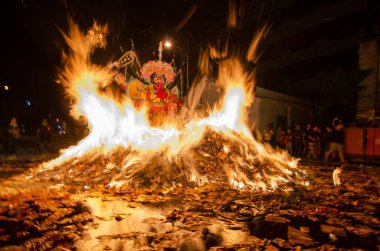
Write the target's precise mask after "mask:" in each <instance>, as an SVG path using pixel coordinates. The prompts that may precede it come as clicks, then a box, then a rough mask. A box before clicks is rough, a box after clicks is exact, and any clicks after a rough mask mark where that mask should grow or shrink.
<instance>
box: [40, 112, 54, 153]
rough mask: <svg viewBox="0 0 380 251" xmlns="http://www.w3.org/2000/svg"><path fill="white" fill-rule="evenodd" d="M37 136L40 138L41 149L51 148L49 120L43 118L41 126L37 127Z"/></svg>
mask: <svg viewBox="0 0 380 251" xmlns="http://www.w3.org/2000/svg"><path fill="white" fill-rule="evenodd" d="M37 137H39V139H40V151H42V150H43V148H46V149H47V150H48V151H50V150H51V128H50V126H49V124H48V122H47V119H43V120H42V122H41V124H40V126H39V127H38V129H37Z"/></svg>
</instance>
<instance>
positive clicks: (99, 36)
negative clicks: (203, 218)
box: [39, 23, 303, 189]
mask: <svg viewBox="0 0 380 251" xmlns="http://www.w3.org/2000/svg"><path fill="white" fill-rule="evenodd" d="M105 33H106V27H102V26H99V25H97V24H96V25H95V26H94V27H93V28H92V29H91V30H90V31H89V32H88V33H87V34H83V33H82V32H81V31H80V30H79V28H78V26H77V25H75V24H73V23H72V24H71V28H70V30H69V33H68V34H67V35H66V34H64V37H65V40H66V42H67V44H68V45H69V47H70V52H69V53H68V54H67V56H66V57H65V60H66V61H65V62H66V65H65V68H64V69H63V70H62V72H61V82H62V83H63V84H64V86H65V89H66V92H67V94H68V95H69V96H70V97H71V98H72V99H73V105H72V107H71V114H72V115H73V116H74V117H78V116H80V115H84V116H85V117H86V118H87V119H88V122H89V128H90V133H89V135H88V136H87V137H86V138H85V139H83V140H82V141H80V142H79V143H78V144H77V145H75V146H72V147H69V148H68V149H65V150H63V151H62V153H61V155H60V157H58V158H57V159H54V160H52V161H50V162H47V163H44V164H43V166H42V167H41V168H40V169H39V173H40V174H41V173H42V174H44V173H49V172H50V173H51V172H52V171H54V172H55V176H56V177H61V176H60V175H58V174H57V173H59V170H65V172H66V173H65V175H66V176H65V177H66V181H67V175H69V174H67V172H68V173H72V175H73V176H75V175H77V176H78V175H81V174H82V173H85V171H86V168H87V169H88V170H90V171H89V172H87V173H91V172H92V171H91V170H93V168H94V165H88V166H87V167H85V169H83V168H82V169H81V171H80V172H75V171H73V170H74V169H75V168H76V166H80V165H83V164H86V163H93V162H94V161H97V160H99V159H102V160H105V162H106V163H105V164H104V161H103V162H102V164H98V165H100V166H101V168H103V172H102V175H104V176H107V172H108V171H109V170H111V169H112V170H115V168H116V169H117V173H116V175H112V176H111V177H109V179H108V184H109V185H110V186H114V187H121V186H124V185H130V184H134V183H138V182H140V181H141V177H144V178H146V179H154V181H156V182H166V183H168V182H169V183H170V182H175V181H177V180H178V181H186V182H192V183H195V184H198V185H201V184H204V183H207V182H220V181H225V182H228V183H229V184H231V185H232V186H234V187H239V188H250V189H274V188H276V187H277V186H278V185H280V184H284V183H287V182H289V181H296V182H301V183H302V182H303V179H302V172H300V171H299V170H298V168H297V160H295V159H293V158H291V157H289V156H288V155H286V154H285V153H283V152H275V151H273V150H272V149H271V148H270V147H267V146H264V145H262V144H261V143H259V142H257V141H256V140H255V139H254V137H253V136H252V133H251V131H250V129H249V127H248V123H247V110H248V109H247V107H249V106H250V105H251V103H252V102H253V86H254V79H253V77H252V76H249V75H248V74H247V73H246V72H245V71H244V67H243V65H242V64H241V63H240V62H239V61H238V60H237V59H236V58H231V59H226V60H224V61H222V62H220V64H219V74H218V79H217V80H216V83H217V85H218V86H219V88H220V89H221V90H222V91H221V93H222V96H221V98H220V100H219V102H218V103H217V104H216V105H215V107H212V108H210V110H209V111H208V114H209V115H208V116H196V115H195V113H194V112H193V109H189V110H188V111H190V112H188V113H187V114H185V115H186V116H183V117H181V120H182V121H181V122H182V123H174V122H168V123H166V124H165V126H162V127H159V128H158V127H153V126H151V125H150V123H149V120H148V119H147V117H146V112H145V109H140V110H136V109H135V108H134V106H133V105H132V102H131V101H130V100H128V99H127V98H125V99H124V100H123V101H116V100H115V98H113V97H112V95H110V94H107V93H104V92H101V91H100V87H102V86H105V85H107V84H109V83H111V80H112V76H111V74H110V72H109V70H108V68H107V67H102V66H97V65H94V64H93V63H91V61H90V56H91V54H92V52H93V51H94V49H95V48H96V47H104V46H105V35H104V34H105ZM261 34H262V33H261ZM259 39H260V38H255V41H258V40H259ZM214 54H215V51H214ZM206 65H207V64H206ZM201 84H202V83H199V84H195V85H194V86H195V88H194V89H193V90H192V91H191V92H190V94H189V97H190V98H191V97H193V96H194V95H193V96H192V95H191V94H192V93H194V90H196V89H197V87H199V86H201ZM200 89H202V88H200ZM195 96H196V95H195ZM198 96H199V95H198ZM188 103H191V100H189V101H188ZM193 103H194V102H193ZM185 117H186V118H187V120H185V122H183V120H184V118H185ZM179 124H181V125H179ZM215 148H218V149H222V151H219V152H216V154H217V156H213V153H212V152H208V151H209V150H210V149H215ZM207 149H208V150H207ZM210 163H212V164H213V166H212V167H213V168H212V170H211V171H210V172H208V171H207V170H209V167H208V165H209V164H210ZM64 167H67V168H66V169H64ZM96 168H99V167H96ZM69 176H70V175H69ZM179 177H180V179H179Z"/></svg>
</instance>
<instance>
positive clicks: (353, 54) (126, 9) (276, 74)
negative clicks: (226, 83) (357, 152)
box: [0, 0, 380, 127]
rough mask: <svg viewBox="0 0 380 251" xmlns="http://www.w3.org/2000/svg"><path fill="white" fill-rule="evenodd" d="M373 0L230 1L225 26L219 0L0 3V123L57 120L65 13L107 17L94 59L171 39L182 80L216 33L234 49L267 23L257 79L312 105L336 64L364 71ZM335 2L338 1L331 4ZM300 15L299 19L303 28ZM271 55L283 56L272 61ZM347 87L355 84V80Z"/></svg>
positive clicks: (143, 50)
mask: <svg viewBox="0 0 380 251" xmlns="http://www.w3.org/2000/svg"><path fill="white" fill-rule="evenodd" d="M379 2H380V1H375V0H373V1H365V0H357V1H352V0H310V1H304V0H282V1H280V0H260V1H253V0H237V1H236V3H237V6H238V8H239V11H240V12H239V15H238V25H237V27H236V28H233V29H231V28H227V25H226V20H227V12H228V1H227V0H204V1H202V0H198V1H196V0H181V1H178V0H177V1H174V0H162V1H126V0H103V1H90V0H46V1H42V0H23V1H21V0H6V1H1V3H0V4H1V13H0V18H1V22H0V25H1V33H2V35H1V42H0V43H1V60H0V64H1V65H0V86H1V117H0V119H1V125H2V126H4V125H6V124H7V122H8V120H9V118H10V117H11V116H16V117H17V118H18V120H19V121H20V122H21V123H22V124H24V125H25V126H26V127H36V126H37V123H38V122H39V121H40V120H41V119H42V118H43V117H46V116H48V115H49V114H50V115H51V118H55V117H57V118H65V117H66V119H67V116H68V114H67V112H68V108H67V104H68V102H67V100H66V99H65V97H64V95H63V90H62V88H61V87H60V86H59V85H58V84H57V83H55V80H56V79H57V67H60V56H61V51H62V48H64V47H65V43H64V41H63V38H62V35H61V34H60V32H59V28H60V29H62V30H64V31H65V30H67V23H68V22H67V20H68V18H69V17H72V18H73V20H74V21H75V22H77V23H78V24H79V25H80V27H81V28H82V29H83V30H85V29H87V28H88V27H90V26H91V25H92V23H93V20H98V21H99V22H103V23H104V22H107V23H108V24H109V27H110V33H109V35H108V46H107V48H106V50H104V51H102V52H100V53H99V54H98V55H97V61H99V62H102V61H103V62H104V63H107V62H109V61H110V60H112V59H117V58H118V57H119V56H120V55H121V54H122V53H121V49H120V47H122V48H123V50H129V49H130V48H131V42H130V39H131V38H132V39H133V41H134V44H135V46H136V49H137V52H138V53H139V55H140V57H141V61H143V62H144V61H146V60H150V59H153V58H154V55H153V52H154V51H155V50H156V49H157V45H158V42H159V41H160V40H163V39H165V38H171V39H172V40H173V42H174V44H175V45H176V46H177V47H176V48H175V50H176V53H177V54H176V55H177V57H178V61H179V62H180V63H181V61H182V62H183V61H184V59H185V55H186V48H187V44H188V46H189V47H188V51H189V54H188V55H189V61H190V64H189V65H190V77H191V78H192V77H193V76H194V75H195V73H196V70H197V69H196V63H197V59H198V55H199V50H200V49H201V48H205V46H206V45H207V44H208V43H210V42H211V43H213V42H215V41H217V40H218V39H221V40H222V41H226V40H229V41H230V43H229V45H230V47H231V49H232V50H231V51H234V52H236V51H240V52H244V51H245V50H246V49H247V47H248V45H249V43H250V40H251V38H252V36H253V34H254V32H255V31H257V28H258V27H259V26H260V25H261V24H263V23H264V22H268V23H270V24H271V25H272V28H271V32H270V33H269V35H268V37H267V38H266V40H264V42H263V44H262V45H261V46H260V52H261V53H262V55H261V58H260V60H259V62H258V65H257V67H256V68H257V71H258V72H257V73H258V74H257V85H258V86H262V87H264V88H269V89H272V90H275V91H281V92H284V93H288V94H292V95H295V96H298V97H302V98H306V99H310V100H311V101H313V104H315V105H316V106H317V105H318V102H319V101H320V100H321V99H326V97H325V96H324V94H323V83H322V82H325V83H326V81H327V82H328V81H333V80H334V79H333V78H334V76H336V75H337V72H341V73H340V74H343V75H344V76H346V77H347V78H350V79H351V78H352V77H350V76H351V75H349V74H353V75H352V76H354V78H356V77H357V79H358V80H357V81H359V80H360V79H361V78H362V77H363V76H365V73H361V72H359V71H358V49H359V44H360V41H362V40H364V39H369V38H373V37H376V36H378V29H377V28H376V27H377V26H376V25H378V23H379ZM335 5H336V6H338V8H335V9H334V6H335ZM339 6H342V8H339ZM347 6H349V7H347ZM192 7H196V11H195V12H194V14H193V16H192V17H191V18H190V19H189V21H188V22H187V23H186V24H185V25H184V26H183V28H182V29H180V30H179V31H175V27H176V26H177V25H178V24H179V23H180V22H181V20H183V18H184V17H185V16H186V13H187V12H188V11H189V10H190V9H191V8H192ZM323 8H325V9H328V10H329V11H324V9H323ZM334 10H335V11H334ZM307 17H310V18H307ZM303 20H309V21H308V22H309V23H308V24H307V23H306V24H307V25H306V26H305V25H304V24H305V21H303ZM303 26H305V27H303ZM299 27H303V28H302V29H299ZM284 33H285V35H284ZM320 41H325V42H326V43H327V45H326V46H325V47H323V45H322V46H321V48H320V50H319V51H318V50H317V52H315V50H312V51H313V53H311V52H310V48H311V49H313V48H314V47H315V46H319V45H320ZM318 43H319V44H318ZM329 44H330V45H331V44H334V45H335V49H334V48H333V49H331V47H332V46H329ZM317 48H319V47H317ZM328 48H330V49H328ZM241 54H243V53H241ZM284 55H285V57H284ZM300 55H301V60H299V58H300ZM164 56H165V57H166V60H168V61H169V60H170V58H171V57H172V56H173V54H172V52H166V54H164ZM281 58H285V59H286V60H282V61H281V60H278V59H281ZM295 59H297V60H295ZM251 66H252V67H253V66H254V65H251ZM321 78H322V79H323V81H321ZM190 80H191V79H190ZM355 81H356V80H355ZM357 81H356V82H355V83H357ZM355 83H354V85H355ZM4 85H8V86H9V88H10V89H9V91H5V90H4V88H3V86H4ZM352 91H353V92H357V90H356V89H355V88H352ZM328 98H331V97H328ZM26 100H30V101H31V106H27V104H26ZM351 110H352V109H351ZM334 113H335V114H336V113H338V114H339V113H340V114H341V115H342V116H345V117H347V119H350V118H351V117H352V116H353V114H349V112H348V113H347V111H341V110H339V109H337V110H336V111H331V114H330V115H331V116H334V115H335V114H334Z"/></svg>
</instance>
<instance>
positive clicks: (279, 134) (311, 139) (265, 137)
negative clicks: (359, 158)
mask: <svg viewBox="0 0 380 251" xmlns="http://www.w3.org/2000/svg"><path fill="white" fill-rule="evenodd" d="M343 128H344V126H343V123H342V121H341V120H339V119H334V120H333V122H332V124H331V125H328V126H326V127H325V128H322V129H321V128H320V127H319V126H317V125H311V124H307V125H306V126H305V127H304V128H302V127H301V125H300V124H298V123H295V125H294V126H293V127H288V128H286V129H284V128H282V127H281V126H278V127H277V129H276V130H274V129H273V127H271V126H270V125H267V126H266V127H265V129H264V130H263V131H262V132H261V135H260V136H259V137H260V138H261V139H262V141H263V142H264V143H266V144H270V145H271V146H272V147H274V148H281V149H284V150H286V151H287V152H288V153H289V154H291V155H293V156H296V157H305V158H309V159H324V160H325V161H328V160H335V159H338V160H339V161H340V162H345V158H344V153H343V146H344V131H343Z"/></svg>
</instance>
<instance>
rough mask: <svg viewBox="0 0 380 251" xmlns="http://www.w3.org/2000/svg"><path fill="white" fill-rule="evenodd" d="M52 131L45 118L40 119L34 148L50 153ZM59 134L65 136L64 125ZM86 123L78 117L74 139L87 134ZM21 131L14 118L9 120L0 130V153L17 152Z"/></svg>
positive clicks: (82, 118) (82, 117)
mask: <svg viewBox="0 0 380 251" xmlns="http://www.w3.org/2000/svg"><path fill="white" fill-rule="evenodd" d="M60 127H61V126H60ZM53 132H54V130H53V127H52V126H51V125H50V124H49V123H48V120H47V119H46V118H44V119H42V121H41V123H40V124H39V125H38V126H37V130H36V131H35V134H36V135H37V138H38V142H36V143H37V144H36V146H37V148H38V150H39V151H41V152H42V151H47V152H50V151H51V150H52V145H51V140H52V137H51V136H52V134H53ZM60 132H64V134H66V132H67V130H66V125H65V123H64V128H61V131H60ZM88 132H89V130H88V123H87V120H86V119H85V117H84V116H80V117H79V120H78V122H76V123H75V125H74V130H73V135H74V136H75V138H76V139H82V138H84V137H85V136H86V135H87V134H88ZM22 134H23V133H22V130H21V128H20V126H19V125H18V123H17V119H16V118H15V117H13V118H11V119H10V121H9V123H8V125H7V126H6V127H5V128H1V129H0V153H3V154H15V153H16V150H17V145H18V141H19V139H20V137H21V135H22Z"/></svg>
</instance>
